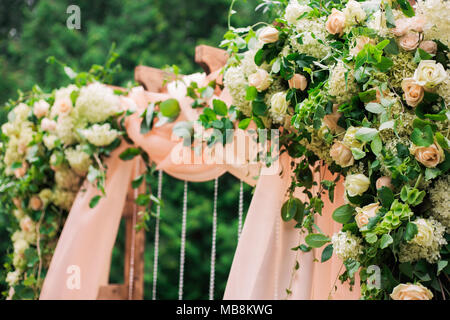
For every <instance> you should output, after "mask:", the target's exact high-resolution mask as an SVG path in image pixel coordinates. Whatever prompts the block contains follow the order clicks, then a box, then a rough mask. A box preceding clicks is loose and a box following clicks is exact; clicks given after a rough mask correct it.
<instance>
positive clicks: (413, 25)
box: [409, 15, 427, 32]
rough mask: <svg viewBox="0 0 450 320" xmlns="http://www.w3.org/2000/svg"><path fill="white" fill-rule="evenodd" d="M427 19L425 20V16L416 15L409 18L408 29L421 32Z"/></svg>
mask: <svg viewBox="0 0 450 320" xmlns="http://www.w3.org/2000/svg"><path fill="white" fill-rule="evenodd" d="M426 23H427V21H426V20H425V17H423V16H419V15H416V16H414V17H412V18H410V24H409V25H410V29H411V30H414V31H417V32H423V30H424V28H425V24H426Z"/></svg>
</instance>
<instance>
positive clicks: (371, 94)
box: [358, 89, 377, 103]
mask: <svg viewBox="0 0 450 320" xmlns="http://www.w3.org/2000/svg"><path fill="white" fill-rule="evenodd" d="M358 96H359V99H360V100H361V101H362V102H364V103H368V102H371V101H374V100H375V99H376V98H377V90H375V89H371V90H367V91H364V92H360V93H358Z"/></svg>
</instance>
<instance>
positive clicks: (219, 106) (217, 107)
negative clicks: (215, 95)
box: [213, 99, 228, 116]
mask: <svg viewBox="0 0 450 320" xmlns="http://www.w3.org/2000/svg"><path fill="white" fill-rule="evenodd" d="M213 107H214V111H215V112H216V113H217V114H218V115H219V116H226V115H227V112H228V108H227V105H226V104H225V102H223V101H222V100H219V99H214V100H213Z"/></svg>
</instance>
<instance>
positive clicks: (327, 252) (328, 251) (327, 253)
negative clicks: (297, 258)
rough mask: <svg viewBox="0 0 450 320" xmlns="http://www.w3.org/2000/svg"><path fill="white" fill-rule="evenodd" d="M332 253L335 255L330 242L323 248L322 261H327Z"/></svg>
mask: <svg viewBox="0 0 450 320" xmlns="http://www.w3.org/2000/svg"><path fill="white" fill-rule="evenodd" d="M332 255H333V245H332V244H329V245H327V246H326V247H325V248H324V249H323V251H322V257H321V259H320V262H325V261H328V260H330V258H331V256H332Z"/></svg>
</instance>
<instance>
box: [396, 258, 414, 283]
mask: <svg viewBox="0 0 450 320" xmlns="http://www.w3.org/2000/svg"><path fill="white" fill-rule="evenodd" d="M398 268H399V269H400V272H401V273H403V274H404V275H406V276H407V277H408V278H410V279H412V278H413V276H414V275H413V271H414V269H413V267H412V265H411V263H410V262H405V263H400V265H399V266H398Z"/></svg>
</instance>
